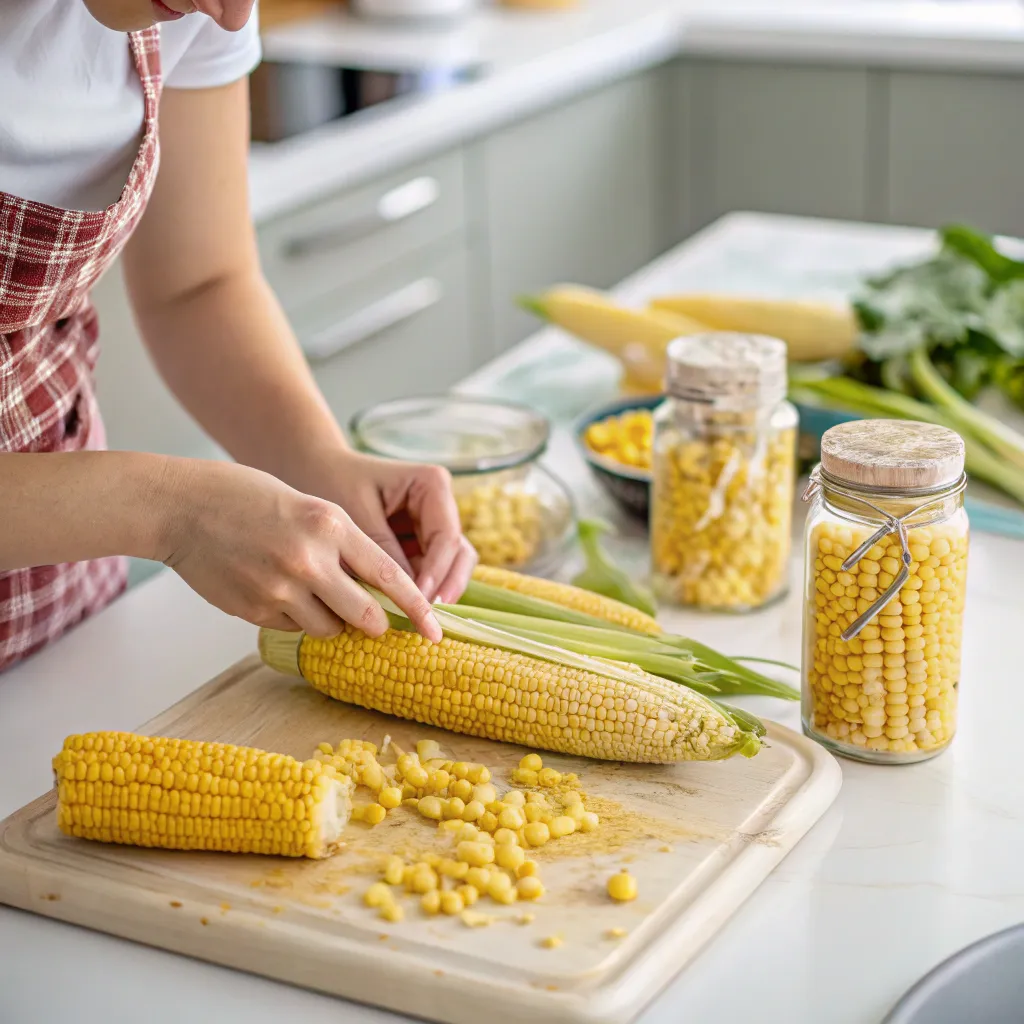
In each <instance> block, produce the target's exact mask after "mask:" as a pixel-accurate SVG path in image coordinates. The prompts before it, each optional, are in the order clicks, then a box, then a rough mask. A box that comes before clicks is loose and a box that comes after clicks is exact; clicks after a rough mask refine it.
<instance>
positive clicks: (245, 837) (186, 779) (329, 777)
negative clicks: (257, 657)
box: [53, 732, 352, 858]
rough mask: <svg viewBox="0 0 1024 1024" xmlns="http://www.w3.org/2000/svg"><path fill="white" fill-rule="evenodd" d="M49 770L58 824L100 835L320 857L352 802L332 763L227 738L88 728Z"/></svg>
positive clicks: (86, 835)
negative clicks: (54, 788)
mask: <svg viewBox="0 0 1024 1024" xmlns="http://www.w3.org/2000/svg"><path fill="white" fill-rule="evenodd" d="M53 770H54V775H55V776H56V783H57V824H58V826H59V827H60V830H61V831H62V832H64V833H65V834H67V835H71V836H76V837H78V838H81V839H92V840H98V841H100V842H105V843H122V844H127V845H129V846H150V847H162V848H165V849H172V850H226V851H230V852H232V853H262V854H272V855H277V856H284V857H313V858H319V857H325V856H328V855H329V854H330V853H332V852H333V851H334V849H335V848H336V846H337V844H338V841H339V839H340V837H341V833H342V830H343V829H344V828H345V825H346V824H347V823H348V820H349V815H350V814H351V810H352V803H351V782H350V780H349V779H347V778H345V777H343V776H339V775H338V774H337V772H336V771H335V769H334V768H333V767H332V766H331V765H328V764H324V763H323V762H321V761H316V760H312V761H306V762H301V761H297V760H295V758H293V757H288V756H286V755H284V754H270V753H267V752H266V751H263V750H256V749H253V748H250V747H235V746H231V745H229V744H224V743H200V742H193V741H191V740H180V739H166V738H163V737H147V736H137V735H134V734H132V733H124V732H98V733H86V734H84V735H74V736H69V737H68V738H67V739H66V740H65V741H64V747H63V749H62V750H61V752H60V753H59V754H58V755H57V756H56V757H55V758H54V759H53Z"/></svg>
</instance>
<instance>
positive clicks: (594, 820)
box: [580, 811, 601, 832]
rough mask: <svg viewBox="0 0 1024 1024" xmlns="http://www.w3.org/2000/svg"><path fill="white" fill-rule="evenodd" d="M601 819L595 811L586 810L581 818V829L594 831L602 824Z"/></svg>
mask: <svg viewBox="0 0 1024 1024" xmlns="http://www.w3.org/2000/svg"><path fill="white" fill-rule="evenodd" d="M600 821H601V819H600V818H599V817H598V816H597V815H596V814H595V813H594V812H593V811H584V812H583V817H582V818H580V831H581V832H593V831H594V829H596V828H597V826H598V825H599V824H600Z"/></svg>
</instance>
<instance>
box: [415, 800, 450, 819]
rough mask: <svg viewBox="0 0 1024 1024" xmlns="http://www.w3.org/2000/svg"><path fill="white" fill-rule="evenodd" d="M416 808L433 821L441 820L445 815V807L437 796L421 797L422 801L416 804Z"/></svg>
mask: <svg viewBox="0 0 1024 1024" xmlns="http://www.w3.org/2000/svg"><path fill="white" fill-rule="evenodd" d="M416 809H417V810H418V811H419V812H420V814H422V815H423V817H424V818H430V819H431V820H432V821H440V820H441V818H442V817H443V816H444V807H443V805H442V804H441V800H440V798H438V797H436V796H425V797H423V798H421V800H420V802H419V803H418V804H417V805H416Z"/></svg>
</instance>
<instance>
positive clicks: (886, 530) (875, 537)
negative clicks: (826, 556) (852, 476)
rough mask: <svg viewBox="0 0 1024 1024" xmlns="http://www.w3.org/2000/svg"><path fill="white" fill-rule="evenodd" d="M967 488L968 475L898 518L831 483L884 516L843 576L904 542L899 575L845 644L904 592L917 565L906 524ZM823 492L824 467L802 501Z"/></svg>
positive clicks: (845, 632) (849, 631)
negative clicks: (891, 540)
mask: <svg viewBox="0 0 1024 1024" xmlns="http://www.w3.org/2000/svg"><path fill="white" fill-rule="evenodd" d="M966 486H967V477H966V475H964V476H961V477H960V480H959V481H958V482H957V483H956V485H954V487H953V488H952V489H951V490H949V491H944V492H943V493H942V494H941V495H939V496H938V497H932V498H929V500H927V501H925V502H924V503H922V504H920V505H918V506H916V507H915V508H912V509H910V511H909V512H905V513H904V514H903V515H902V516H896V515H893V514H892V513H891V512H886V511H885V510H884V509H881V508H879V507H878V506H877V505H875V504H873V503H872V502H870V501H868V500H867V498H865V497H864V496H863V495H861V494H858V493H857V491H855V490H854V489H852V488H849V487H843V486H842V485H840V484H838V483H837V482H835V481H833V480H831V479H830V480H829V481H828V487H829V489H830V490H833V491H835V492H836V493H837V494H841V495H842V496H843V497H844V498H846V499H848V500H850V501H856V502H859V503H860V504H861V505H864V506H866V507H867V508H869V509H871V511H872V512H874V513H875V514H876V515H878V516H880V517H881V519H882V525H881V526H880V527H879V528H878V529H877V530H875V532H874V533H873V534H872V535H871V536H870V537H868V539H867V540H866V541H864V543H863V544H861V545H860V547H858V548H857V550H856V551H854V552H853V554H851V555H850V556H849V557H848V558H846V559H845V561H844V562H843V566H842V568H843V572H850V570H851V569H853V567H854V566H855V565H856V564H857V563H858V562H859V561H860V560H861V559H862V558H863V557H864V556H865V555H866V554H867V553H868V552H869V551H870V550H871V549H872V548H873V547H874V546H875V545H876V544H878V543H879V542H880V541H882V540H884V539H885V538H886V537H889V536H891V535H892V534H895V535H896V536H897V537H899V541H900V571H899V572H898V573H897V574H896V578H895V579H894V580H893V581H892V583H891V584H890V585H889V586H888V588H887V589H886V591H885V593H884V594H882V595H881V596H879V597H878V598H876V599H875V600H874V601H872V603H871V604H870V605H869V606H868V607H867V608H866V609H865V610H864V611H863V612H862V613H861V614H860V615H858V616H857V618H856V619H854V620H853V622H851V623H850V625H849V626H847V627H846V629H844V630H843V631H842V633H840V634H839V636H840V638H841V639H842V640H843V641H847V640H852V639H853V638H854V637H855V636H856V635H857V634H858V633H859V632H860V631H861V630H862V629H863V628H864V627H865V626H866V625H867V624H868V623H869V622H870V621H871V620H872V619H873V618H874V617H875V616H876V615H877V614H878V613H879V612H880V611H881V610H882V609H883V608H884V607H885V606H886V605H887V604H888V603H889V602H890V601H891V600H892V599H893V598H894V597H895V596H896V595H897V594H898V593H899V592H900V591H901V590H902V589H903V585H904V584H905V583H906V582H907V580H908V579H909V578H910V565H911V563H912V562H913V558H912V557H911V554H910V539H909V537H908V536H907V530H908V527H907V523H906V521H907V520H908V519H913V518H914V517H915V516H918V515H920V514H921V513H922V512H924V511H925V510H926V509H927V508H929V507H930V506H932V505H935V504H938V503H939V502H941V501H946V500H948V499H949V498H950V497H952V496H953V495H954V494H959V493H960V492H961V491H962V490H963V489H964V488H965V487H966ZM821 489H822V481H821V464H820V463H819V464H818V465H816V466H815V467H814V469H812V470H811V474H810V479H809V481H808V483H807V487H806V488H805V489H804V493H803V495H802V500H803V501H810V500H811V499H812V498H814V496H815V495H816V494H818V493H819V492H820V491H821ZM909 529H913V527H910V528H909Z"/></svg>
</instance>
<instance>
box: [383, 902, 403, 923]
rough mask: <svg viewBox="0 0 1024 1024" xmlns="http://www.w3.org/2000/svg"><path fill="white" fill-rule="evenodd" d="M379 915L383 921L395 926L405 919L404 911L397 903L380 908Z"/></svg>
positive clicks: (386, 904)
mask: <svg viewBox="0 0 1024 1024" xmlns="http://www.w3.org/2000/svg"><path fill="white" fill-rule="evenodd" d="M379 915H380V916H381V917H383V918H384V920H385V921H390V922H391V923H392V924H397V923H398V922H399V921H401V920H402V918H404V917H405V911H404V910H403V909H402V908H401V906H400V905H399V904H397V903H385V904H383V905H382V906H381V908H380V911H379Z"/></svg>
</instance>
